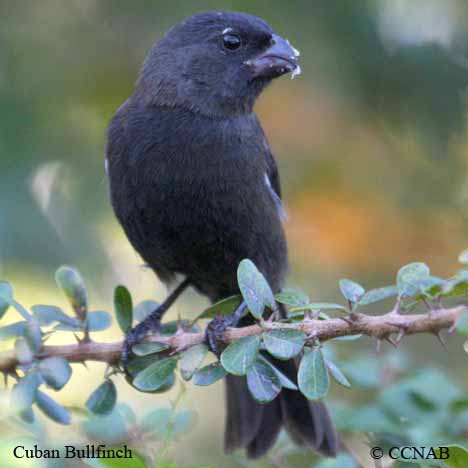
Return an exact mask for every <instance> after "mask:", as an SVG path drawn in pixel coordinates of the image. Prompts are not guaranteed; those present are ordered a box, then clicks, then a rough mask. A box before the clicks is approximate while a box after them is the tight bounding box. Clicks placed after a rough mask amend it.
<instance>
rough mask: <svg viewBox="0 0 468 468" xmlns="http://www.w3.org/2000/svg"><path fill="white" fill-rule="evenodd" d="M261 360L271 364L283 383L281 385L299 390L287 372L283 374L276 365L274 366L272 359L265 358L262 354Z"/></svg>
mask: <svg viewBox="0 0 468 468" xmlns="http://www.w3.org/2000/svg"><path fill="white" fill-rule="evenodd" d="M260 360H262V361H263V362H264V363H265V364H267V365H268V366H270V367H271V368H272V369H273V370H274V372H275V374H276V375H277V376H278V379H279V381H280V383H281V387H283V388H287V389H289V390H297V385H296V384H295V383H294V382H293V381H292V380H291V379H290V378H289V377H287V376H286V375H285V374H283V373H282V372H281V371H280V370H279V369H278V368H277V367H276V366H274V365H273V364H272V363H271V362H270V361H268V360H267V359H265V358H264V357H263V356H262V355H260Z"/></svg>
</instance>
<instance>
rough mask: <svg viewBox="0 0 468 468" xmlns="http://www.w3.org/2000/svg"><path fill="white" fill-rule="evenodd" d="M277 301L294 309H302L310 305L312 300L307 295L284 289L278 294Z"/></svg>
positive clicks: (276, 295)
mask: <svg viewBox="0 0 468 468" xmlns="http://www.w3.org/2000/svg"><path fill="white" fill-rule="evenodd" d="M275 299H276V301H277V302H280V303H281V304H285V305H288V306H292V307H300V306H303V305H307V304H309V303H310V299H309V297H308V296H307V294H305V293H303V292H302V291H297V290H295V289H290V288H286V289H283V290H281V292H279V293H278V294H275Z"/></svg>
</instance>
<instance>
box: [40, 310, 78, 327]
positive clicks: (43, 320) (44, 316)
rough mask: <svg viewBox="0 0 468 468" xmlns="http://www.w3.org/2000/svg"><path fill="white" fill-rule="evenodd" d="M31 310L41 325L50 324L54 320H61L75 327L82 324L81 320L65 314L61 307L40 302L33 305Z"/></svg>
mask: <svg viewBox="0 0 468 468" xmlns="http://www.w3.org/2000/svg"><path fill="white" fill-rule="evenodd" d="M31 310H32V313H33V315H34V317H35V318H36V320H37V321H38V322H39V324H40V325H50V324H52V323H54V322H60V323H64V324H67V325H71V326H75V327H79V326H80V321H79V320H77V319H76V318H75V317H70V316H69V315H67V314H65V312H63V310H62V309H61V308H60V307H56V306H51V305H41V304H39V305H33V306H32V307H31Z"/></svg>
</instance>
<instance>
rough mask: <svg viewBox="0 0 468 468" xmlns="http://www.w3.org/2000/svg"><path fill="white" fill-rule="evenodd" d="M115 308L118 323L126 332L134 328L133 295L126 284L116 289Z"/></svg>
mask: <svg viewBox="0 0 468 468" xmlns="http://www.w3.org/2000/svg"><path fill="white" fill-rule="evenodd" d="M114 309H115V316H116V318H117V323H118V324H119V327H120V329H121V330H122V331H123V332H124V333H125V332H127V331H128V330H129V329H130V328H132V322H133V305H132V296H131V295H130V293H129V292H128V289H127V288H126V287H125V286H117V287H116V288H115V291H114Z"/></svg>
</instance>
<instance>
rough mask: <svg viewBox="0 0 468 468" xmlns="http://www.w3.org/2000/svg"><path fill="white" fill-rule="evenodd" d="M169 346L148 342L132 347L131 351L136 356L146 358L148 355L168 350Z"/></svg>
mask: <svg viewBox="0 0 468 468" xmlns="http://www.w3.org/2000/svg"><path fill="white" fill-rule="evenodd" d="M168 348H169V346H168V345H167V344H165V343H158V342H157V341H149V342H147V343H139V344H136V345H133V347H132V351H133V353H134V354H136V355H137V356H148V355H149V354H155V353H159V352H161V351H164V350H166V349H168Z"/></svg>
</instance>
